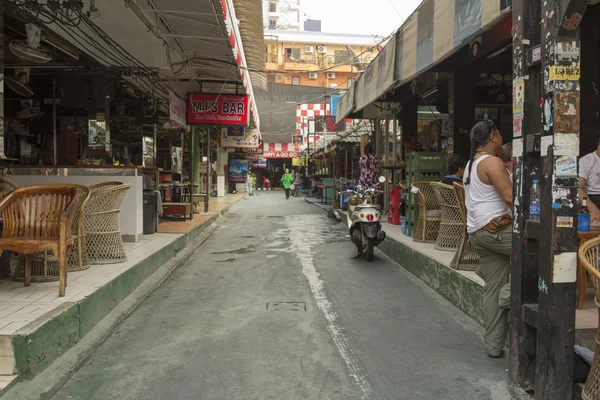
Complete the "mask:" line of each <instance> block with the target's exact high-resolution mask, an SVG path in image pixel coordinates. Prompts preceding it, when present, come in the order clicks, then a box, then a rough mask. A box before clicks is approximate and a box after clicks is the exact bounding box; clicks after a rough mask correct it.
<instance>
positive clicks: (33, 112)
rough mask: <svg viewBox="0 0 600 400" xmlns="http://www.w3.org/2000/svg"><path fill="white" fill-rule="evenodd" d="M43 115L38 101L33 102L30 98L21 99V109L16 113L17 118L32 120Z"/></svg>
mask: <svg viewBox="0 0 600 400" xmlns="http://www.w3.org/2000/svg"><path fill="white" fill-rule="evenodd" d="M43 115H44V111H43V110H42V109H41V108H40V107H39V103H34V102H33V100H31V99H25V100H21V111H19V112H18V113H17V118H18V119H26V120H32V119H36V118H39V117H42V116H43Z"/></svg>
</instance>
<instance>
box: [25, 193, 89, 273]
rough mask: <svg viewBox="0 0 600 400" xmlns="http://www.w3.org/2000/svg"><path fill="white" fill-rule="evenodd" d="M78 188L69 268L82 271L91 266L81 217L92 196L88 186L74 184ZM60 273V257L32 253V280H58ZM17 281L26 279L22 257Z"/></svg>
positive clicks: (68, 259) (68, 257)
mask: <svg viewBox="0 0 600 400" xmlns="http://www.w3.org/2000/svg"><path fill="white" fill-rule="evenodd" d="M72 186H73V187H75V189H76V190H77V203H76V206H75V216H74V217H73V224H72V226H71V232H72V237H73V245H72V246H70V247H69V251H68V253H67V270H68V271H69V272H75V271H82V270H85V269H88V268H89V267H90V263H89V261H88V257H87V251H86V246H85V230H84V229H83V219H82V218H81V216H82V214H83V212H84V209H85V206H86V204H87V201H88V199H89V198H90V189H89V188H88V187H87V186H82V185H72ZM59 275H60V266H59V263H58V258H56V257H55V256H54V255H53V254H51V253H49V252H47V251H46V252H43V253H36V254H32V255H31V281H32V282H52V281H57V280H58V279H59ZM13 279H14V280H15V281H20V282H22V281H23V280H24V279H25V264H24V261H23V260H22V259H21V260H20V261H19V263H18V264H17V268H16V269H15V273H14V275H13Z"/></svg>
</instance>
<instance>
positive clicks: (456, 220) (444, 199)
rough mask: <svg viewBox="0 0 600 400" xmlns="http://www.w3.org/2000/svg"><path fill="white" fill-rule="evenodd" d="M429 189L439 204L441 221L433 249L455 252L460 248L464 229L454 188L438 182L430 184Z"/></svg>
mask: <svg viewBox="0 0 600 400" xmlns="http://www.w3.org/2000/svg"><path fill="white" fill-rule="evenodd" d="M431 188H432V189H433V192H434V193H435V195H436V197H437V199H438V203H440V210H441V211H442V220H441V221H440V230H439V232H438V237H437V240H436V242H435V248H436V249H437V250H443V251H455V250H457V249H458V247H459V246H460V239H461V232H462V231H463V229H464V225H463V221H462V216H461V214H460V206H459V204H458V197H456V191H455V190H454V186H450V185H445V184H443V183H439V182H431Z"/></svg>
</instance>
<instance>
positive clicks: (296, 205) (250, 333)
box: [53, 192, 510, 400]
mask: <svg viewBox="0 0 600 400" xmlns="http://www.w3.org/2000/svg"><path fill="white" fill-rule="evenodd" d="M354 255H355V250H354V246H353V245H352V244H351V243H350V241H349V239H348V238H347V237H346V231H345V229H344V226H343V225H341V224H338V223H335V222H334V221H331V220H329V219H328V218H327V217H326V216H325V215H324V212H323V211H322V210H321V209H319V208H317V207H315V206H313V205H311V204H308V203H306V202H305V201H304V199H298V198H292V199H290V200H285V198H284V194H283V193H282V192H269V193H266V192H261V193H258V195H257V196H255V197H247V198H246V199H244V200H241V201H240V202H239V203H238V204H237V205H235V206H234V207H233V208H232V209H231V211H230V212H229V214H228V215H227V216H226V217H225V221H224V222H223V223H222V224H221V226H220V227H219V229H217V230H216V231H215V233H214V234H213V235H212V236H211V237H210V238H209V239H208V240H207V241H206V242H205V243H204V244H203V245H202V246H201V247H200V248H198V250H197V251H196V252H195V253H194V254H193V255H192V256H191V257H190V259H189V260H188V261H187V262H185V263H184V264H183V265H182V266H180V267H179V268H178V269H177V270H176V271H175V272H174V273H173V274H172V275H171V277H170V278H169V279H168V280H167V281H166V282H164V283H163V284H162V286H160V287H159V288H157V289H156V291H154V292H153V293H152V294H151V295H150V296H149V297H148V298H147V299H146V300H145V301H144V302H143V303H142V304H141V305H140V306H139V308H138V309H137V310H136V311H134V313H133V314H132V315H131V316H130V317H129V318H128V319H127V320H126V321H125V322H124V323H123V324H122V325H121V326H120V327H118V328H117V329H116V330H115V332H114V333H113V334H112V335H111V336H110V337H109V338H108V339H107V340H106V342H105V343H104V344H102V346H100V348H99V349H98V350H97V351H96V352H95V353H94V355H93V356H92V357H91V359H90V360H89V361H88V362H87V363H86V364H85V365H83V366H82V368H81V369H80V370H79V371H77V372H76V373H75V374H74V376H73V377H72V378H71V379H70V380H69V381H68V382H67V384H66V385H65V386H64V387H63V388H62V390H60V391H59V392H58V393H57V394H56V395H55V396H54V397H53V399H55V400H67V399H70V400H75V399H81V400H84V399H85V400H93V399H98V400H100V399H102V400H107V399H128V400H129V399H131V400H133V399H144V400H154V399H155V400H165V399H174V400H184V399H190V400H191V399H194V400H198V399H211V400H216V399H223V400H234V399H247V400H250V399H257V400H267V399H274V400H276V399H286V400H287V399H290V400H291V399H331V400H333V399H339V400H344V399H411V400H420V399H457V400H458V399H460V400H488V399H489V400H504V399H508V398H510V397H509V395H508V392H507V390H506V381H507V372H506V370H507V368H508V361H507V359H506V358H504V359H500V360H494V359H490V358H488V357H487V356H486V354H485V351H484V349H483V345H482V343H481V338H480V328H479V327H478V326H477V325H476V324H475V323H474V322H473V321H471V320H470V319H468V318H467V317H466V316H464V315H462V314H461V313H460V312H459V311H457V310H456V309H455V308H454V307H452V306H451V305H450V304H449V303H447V302H446V301H445V300H444V299H442V298H441V297H439V296H438V295H437V294H435V293H434V292H433V291H431V290H430V289H428V288H426V287H425V286H424V285H423V284H422V283H421V282H420V281H418V280H417V279H416V278H415V277H413V276H412V275H411V274H410V273H408V272H406V271H404V270H403V269H402V268H401V267H399V266H397V265H395V264H393V263H391V262H390V261H388V260H387V259H385V258H384V257H383V256H382V255H381V253H378V254H377V255H376V259H375V261H373V262H372V263H367V262H366V261H364V260H360V259H355V258H353V256H354Z"/></svg>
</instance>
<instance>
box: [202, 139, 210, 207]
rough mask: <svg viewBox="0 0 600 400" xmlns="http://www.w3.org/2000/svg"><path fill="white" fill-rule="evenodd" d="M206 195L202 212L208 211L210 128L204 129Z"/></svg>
mask: <svg viewBox="0 0 600 400" xmlns="http://www.w3.org/2000/svg"><path fill="white" fill-rule="evenodd" d="M205 133H206V197H205V198H204V212H205V213H208V199H209V198H210V175H211V171H210V128H207V129H206V132H205Z"/></svg>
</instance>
